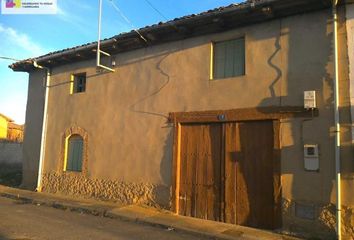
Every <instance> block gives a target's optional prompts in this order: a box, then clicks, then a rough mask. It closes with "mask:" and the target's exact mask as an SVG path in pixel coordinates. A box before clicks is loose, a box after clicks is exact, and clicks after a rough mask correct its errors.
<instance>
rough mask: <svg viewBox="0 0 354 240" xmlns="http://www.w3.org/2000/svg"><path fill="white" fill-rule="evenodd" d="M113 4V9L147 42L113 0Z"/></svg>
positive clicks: (111, 0) (111, 1)
mask: <svg viewBox="0 0 354 240" xmlns="http://www.w3.org/2000/svg"><path fill="white" fill-rule="evenodd" d="M109 1H110V3H111V4H112V6H113V8H114V9H115V10H116V11H117V12H118V13H119V15H120V16H121V17H122V18H123V19H124V20H125V21H126V22H127V23H128V24H130V26H131V27H132V28H133V31H134V32H136V33H137V34H138V35H139V36H140V38H141V39H142V40H144V41H145V42H147V40H146V38H145V37H144V36H143V35H142V34H141V33H140V32H139V31H138V29H137V28H136V27H135V26H134V24H133V23H132V22H131V21H130V20H129V18H128V17H127V16H125V15H124V13H123V11H122V10H120V8H119V7H118V6H117V5H116V4H115V3H114V1H113V0H109Z"/></svg>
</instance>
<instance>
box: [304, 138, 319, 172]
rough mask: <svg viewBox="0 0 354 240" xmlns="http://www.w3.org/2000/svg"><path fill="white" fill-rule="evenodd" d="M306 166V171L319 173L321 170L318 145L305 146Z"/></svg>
mask: <svg viewBox="0 0 354 240" xmlns="http://www.w3.org/2000/svg"><path fill="white" fill-rule="evenodd" d="M304 166H305V170H306V171H318V170H319V169H320V161H319V152H318V145H317V144H305V145H304Z"/></svg>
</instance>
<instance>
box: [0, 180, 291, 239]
mask: <svg viewBox="0 0 354 240" xmlns="http://www.w3.org/2000/svg"><path fill="white" fill-rule="evenodd" d="M0 196H1V197H6V198H11V199H15V200H18V201H22V202H24V203H28V204H35V205H43V206H49V207H54V208H58V209H62V210H69V211H74V212H80V213H86V214H91V215H95V216H103V217H109V218H114V219H120V220H124V221H131V222H137V223H140V224H147V225H151V226H157V227H162V228H165V229H168V230H171V231H172V230H174V231H177V232H178V231H179V232H185V233H189V234H193V235H197V236H201V237H205V238H208V239H225V240H235V239H240V240H248V239H250V240H251V239H252V240H256V239H257V240H259V239H265V240H295V239H298V238H294V237H289V236H284V235H280V234H276V233H273V232H269V231H263V230H258V229H253V228H248V227H242V226H236V225H232V224H225V223H220V222H214V221H207V220H202V219H197V218H191V217H184V216H178V215H175V214H173V213H171V212H169V211H165V210H158V209H154V208H149V207H145V206H137V205H129V206H123V205H119V204H114V203H109V202H103V201H95V200H88V199H79V198H70V197H67V196H61V195H56V194H48V193H36V192H31V191H26V190H21V189H16V188H10V187H6V186H2V185H0Z"/></svg>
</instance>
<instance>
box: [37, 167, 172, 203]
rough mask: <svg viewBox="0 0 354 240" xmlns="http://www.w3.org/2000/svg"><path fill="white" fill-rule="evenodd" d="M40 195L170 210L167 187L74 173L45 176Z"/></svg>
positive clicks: (53, 173)
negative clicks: (107, 201) (58, 195)
mask: <svg viewBox="0 0 354 240" xmlns="http://www.w3.org/2000/svg"><path fill="white" fill-rule="evenodd" d="M42 191H44V192H48V193H61V194H65V195H72V196H81V197H90V198H95V199H99V200H109V201H114V202H118V203H122V204H146V205H149V206H153V207H158V208H164V209H170V187H169V186H164V185H157V184H151V183H128V182H123V181H113V180H105V179H91V178H88V177H86V176H84V175H82V174H80V173H74V172H63V173H57V172H50V173H45V174H44V175H43V179H42Z"/></svg>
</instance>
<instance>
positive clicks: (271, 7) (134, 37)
mask: <svg viewBox="0 0 354 240" xmlns="http://www.w3.org/2000/svg"><path fill="white" fill-rule="evenodd" d="M344 1H345V0H342V1H341V2H342V3H344ZM352 1H353V0H346V2H352ZM331 4H332V0H248V1H245V2H242V3H239V4H231V5H229V6H225V7H219V8H215V9H212V10H209V11H206V12H202V13H199V14H191V15H188V16H184V17H180V18H175V19H173V20H170V21H168V22H159V23H157V24H154V25H151V26H146V27H143V28H140V29H139V32H140V33H141V34H142V35H143V36H144V37H145V38H146V39H147V40H148V42H147V43H146V42H144V41H142V39H141V38H140V37H139V35H138V34H137V33H136V32H135V31H130V32H126V33H121V34H118V35H116V36H113V37H111V38H107V39H104V40H102V42H101V47H102V50H103V51H106V52H109V53H112V54H117V53H120V52H125V51H131V50H134V49H138V48H143V47H148V46H152V45H156V44H161V43H164V42H171V41H176V40H181V39H186V38H190V37H195V36H200V35H205V34H210V33H216V32H221V31H227V30H230V29H232V28H237V27H240V26H245V25H249V24H254V23H258V22H262V21H268V20H272V19H275V18H281V17H286V16H290V15H295V14H299V13H304V12H309V11H315V10H319V9H324V8H329V7H330V6H331ZM96 48H97V42H91V43H87V44H83V45H81V46H76V47H72V48H67V49H63V50H59V51H55V52H51V53H48V54H46V55H43V56H40V57H36V58H30V59H26V60H23V61H19V62H16V63H14V64H12V65H10V66H9V67H10V68H11V69H13V70H14V71H31V70H32V69H33V68H34V67H33V61H37V62H38V63H39V64H41V65H43V66H47V67H53V66H58V65H63V64H68V63H70V62H75V61H81V60H86V59H93V58H95V55H96V53H95V51H96Z"/></svg>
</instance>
